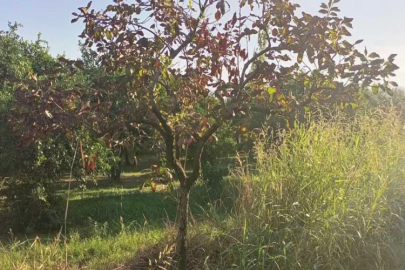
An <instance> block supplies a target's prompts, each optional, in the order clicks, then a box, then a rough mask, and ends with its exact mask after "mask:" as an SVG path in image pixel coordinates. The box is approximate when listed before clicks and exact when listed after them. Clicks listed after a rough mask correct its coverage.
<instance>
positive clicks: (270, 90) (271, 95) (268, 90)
mask: <svg viewBox="0 0 405 270" xmlns="http://www.w3.org/2000/svg"><path fill="white" fill-rule="evenodd" d="M276 92H277V89H276V88H274V87H268V88H267V93H269V95H270V98H269V101H270V102H272V101H273V99H274V94H275V93H276Z"/></svg>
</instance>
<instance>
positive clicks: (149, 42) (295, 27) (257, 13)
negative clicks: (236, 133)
mask: <svg viewBox="0 0 405 270" xmlns="http://www.w3.org/2000/svg"><path fill="white" fill-rule="evenodd" d="M235 2H237V5H236V3H235ZM337 2H339V0H334V1H332V0H331V1H329V3H327V4H322V6H321V10H320V11H319V14H318V15H314V16H313V15H310V14H307V13H304V12H302V13H301V14H298V12H297V8H298V7H299V5H298V4H295V3H293V2H292V1H289V0H260V1H259V0H239V1H236V0H235V1H225V0H190V1H184V0H148V1H146V0H133V1H123V0H114V3H112V4H111V5H108V6H107V7H106V8H105V9H104V10H103V11H100V12H98V11H95V10H94V9H91V2H90V3H89V4H88V5H87V6H85V7H81V8H79V12H78V13H73V15H74V16H75V18H74V19H73V20H72V22H77V21H83V23H84V30H83V32H82V34H81V35H80V37H81V38H82V39H83V42H84V45H85V46H88V47H91V48H95V51H96V52H97V59H98V62H99V65H100V66H101V67H102V68H103V69H104V70H105V71H106V72H109V73H116V74H120V76H117V77H116V79H114V80H108V81H105V82H103V83H100V84H98V85H80V84H75V85H70V86H69V87H61V86H60V85H58V80H59V77H61V76H62V75H60V74H61V73H62V74H64V76H67V75H66V74H68V73H69V72H76V69H77V68H78V69H80V68H81V67H82V66H83V63H82V62H80V61H74V60H68V59H65V58H61V59H60V61H61V64H60V67H59V68H58V69H57V70H55V71H54V72H51V73H50V74H48V75H47V76H44V77H40V78H38V77H33V79H32V80H31V81H30V82H25V83H23V84H22V85H21V87H20V91H19V93H18V102H19V104H20V108H30V109H29V111H30V115H29V116H28V115H27V114H24V113H19V112H18V111H16V112H15V114H14V117H12V118H10V123H11V124H12V125H19V126H21V125H22V123H23V122H24V123H27V122H29V123H31V124H32V125H31V127H30V128H27V129H26V130H22V129H21V132H22V136H25V135H27V134H29V135H28V136H26V138H27V139H31V138H32V137H33V136H32V134H33V132H30V130H31V128H32V126H34V128H35V130H36V132H35V134H37V135H46V134H47V133H49V132H51V131H52V130H55V129H69V128H71V127H72V126H75V125H84V126H86V127H88V128H89V129H90V130H92V132H93V133H94V134H96V135H97V136H101V137H102V136H105V135H106V134H109V133H110V132H111V131H114V130H117V129H120V128H122V127H124V126H126V125H131V126H139V125H147V126H149V127H152V128H153V129H155V130H156V131H157V132H158V133H159V134H160V136H161V138H162V139H163V140H164V143H165V150H166V151H165V155H166V160H167V164H168V166H170V167H171V168H172V169H173V170H174V171H175V172H176V175H177V178H178V179H179V181H180V199H179V213H178V214H179V219H178V220H179V221H178V222H179V223H178V252H179V269H186V267H187V262H186V234H187V223H188V209H189V207H188V206H189V193H190V189H191V187H192V186H193V184H194V183H195V182H196V181H197V179H198V178H199V176H200V169H201V155H202V152H203V149H204V145H205V144H206V143H207V142H210V141H212V140H213V139H214V137H213V136H214V134H215V132H216V131H217V130H218V129H219V128H221V126H223V125H224V123H226V122H229V121H230V120H232V119H233V118H235V117H236V116H238V115H247V114H249V112H252V111H262V112H264V113H267V114H274V115H275V114H283V115H288V113H290V112H292V111H295V110H299V109H301V108H305V107H306V106H308V105H309V104H310V102H312V101H314V100H328V99H329V100H331V102H332V101H334V100H339V101H340V102H345V101H346V100H351V99H350V97H352V96H354V95H356V93H357V92H358V91H359V89H360V88H361V87H368V86H373V88H374V89H377V90H378V89H382V90H383V91H387V92H390V89H389V84H391V85H393V86H395V85H396V84H395V83H394V82H390V81H389V78H390V76H394V74H393V72H394V71H395V70H396V69H397V68H398V67H397V66H396V65H394V64H393V60H394V57H395V55H391V56H390V57H389V58H388V60H384V59H382V58H380V56H379V55H378V54H377V53H370V54H369V53H368V52H367V51H364V53H363V52H360V51H359V50H357V49H356V45H357V44H358V43H360V42H361V41H357V42H355V43H354V44H352V43H350V42H348V41H347V40H346V39H347V37H348V36H350V32H349V29H350V28H352V19H349V18H346V17H344V18H341V17H339V16H338V11H339V9H338V8H337V7H336V6H335V4H336V3H337ZM258 40H260V42H261V44H260V45H261V46H257V47H258V49H255V48H254V47H255V44H257V41H258ZM58 74H59V75H58ZM297 77H300V78H301V81H302V82H303V85H302V88H301V89H300V92H299V93H297V94H294V93H290V94H288V95H287V94H283V93H282V91H280V85H283V84H284V83H285V81H286V80H290V79H291V78H297ZM336 97H340V98H339V99H337V98H336ZM210 100H214V101H215V102H209V101H210ZM205 101H206V102H205ZM117 104H119V106H116V105H117ZM196 104H205V105H206V107H207V109H206V110H205V112H204V113H201V110H200V113H197V112H196V110H195V106H196ZM27 126H28V125H27ZM108 140H109V138H107V137H106V141H108ZM191 143H193V144H195V145H194V147H193V148H194V157H193V166H192V168H191V173H189V174H188V173H186V171H185V169H184V166H183V164H182V163H181V162H180V151H181V147H182V146H183V145H184V144H191Z"/></svg>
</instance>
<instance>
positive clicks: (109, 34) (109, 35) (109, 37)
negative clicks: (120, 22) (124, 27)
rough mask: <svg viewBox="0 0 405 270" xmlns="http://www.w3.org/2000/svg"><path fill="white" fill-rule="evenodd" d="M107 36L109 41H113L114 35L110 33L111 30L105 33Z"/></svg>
mask: <svg viewBox="0 0 405 270" xmlns="http://www.w3.org/2000/svg"><path fill="white" fill-rule="evenodd" d="M105 35H106V37H107V38H108V39H109V40H111V39H112V34H111V31H110V30H107V31H105Z"/></svg>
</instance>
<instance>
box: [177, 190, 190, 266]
mask: <svg viewBox="0 0 405 270" xmlns="http://www.w3.org/2000/svg"><path fill="white" fill-rule="evenodd" d="M180 192H181V193H180V202H179V213H178V214H179V223H178V233H177V246H178V250H179V253H178V254H179V257H180V258H179V265H178V266H179V270H186V269H187V243H186V240H187V239H186V238H187V226H188V209H189V198H190V189H189V188H187V187H186V186H185V185H184V186H182V187H181V189H180Z"/></svg>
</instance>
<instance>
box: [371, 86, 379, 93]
mask: <svg viewBox="0 0 405 270" xmlns="http://www.w3.org/2000/svg"><path fill="white" fill-rule="evenodd" d="M371 90H372V91H373V94H378V90H379V87H378V85H377V84H374V85H373V86H371Z"/></svg>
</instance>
